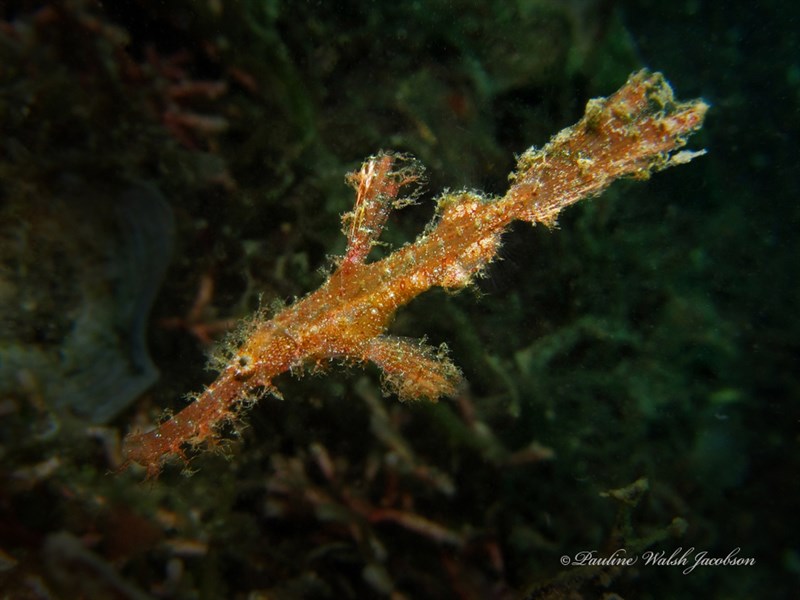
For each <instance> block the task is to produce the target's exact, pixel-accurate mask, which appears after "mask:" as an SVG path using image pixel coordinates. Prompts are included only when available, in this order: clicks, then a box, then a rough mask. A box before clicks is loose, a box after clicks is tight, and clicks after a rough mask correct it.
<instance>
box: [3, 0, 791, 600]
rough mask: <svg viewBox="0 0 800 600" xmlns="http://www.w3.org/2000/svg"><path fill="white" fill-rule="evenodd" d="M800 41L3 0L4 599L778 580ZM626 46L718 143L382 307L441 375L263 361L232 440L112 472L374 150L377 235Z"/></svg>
mask: <svg viewBox="0 0 800 600" xmlns="http://www.w3.org/2000/svg"><path fill="white" fill-rule="evenodd" d="M798 32H800V5H798V4H796V3H788V2H778V1H776V0H771V1H762V2H757V3H751V2H747V3H745V2H707V1H705V2H704V1H700V0H677V1H675V2H656V1H654V0H637V1H631V2H622V1H619V2H615V1H613V0H567V1H563V2H559V1H556V0H517V1H511V2H504V3H500V2H469V1H463V2H462V1H458V0H448V1H445V0H431V1H425V2H423V1H409V2H397V1H395V2H389V1H386V2H305V1H297V2H289V1H280V0H240V1H236V2H224V1H223V0H175V1H173V2H161V1H157V0H130V1H123V2H110V1H106V2H94V1H90V0H65V1H64V2H33V1H24V0H7V1H5V2H2V3H0V597H2V598H12V599H17V598H25V599H27V598H31V599H50V598H92V599H94V598H99V599H104V598H134V599H141V598H176V599H184V598H186V599H191V598H200V599H205V598H209V599H211V598H242V599H253V600H255V599H267V598H269V599H292V598H313V599H316V598H319V599H324V598H393V599H401V598H458V599H479V598H503V599H505V598H530V599H578V598H586V599H593V598H597V599H600V598H602V599H606V600H611V599H616V598H626V599H635V598H644V599H647V598H654V599H658V598H725V599H745V598H775V599H780V598H795V597H798V596H797V594H798V590H800V519H798V516H797V506H798V499H800V483H799V481H800V479H799V478H798V476H797V473H798V471H800V453H799V452H798V448H799V446H800V444H799V443H800V407H799V404H798V400H800V378H799V377H798V372H800V317H798V314H799V312H800V311H799V310H798V309H799V308H800V285H798V270H799V269H798V263H799V262H800V239H799V238H798V235H797V231H798V226H799V225H800V203H798V200H797V198H798V193H800V171H799V170H798V162H799V161H798V145H799V144H798V141H799V140H798V134H799V133H800V33H798ZM641 68H648V69H651V70H654V71H661V72H663V73H664V75H665V76H666V77H667V79H668V80H669V81H670V82H671V84H672V85H673V86H674V89H675V93H676V95H677V97H678V98H680V99H684V100H688V99H692V98H696V97H702V98H703V99H704V100H705V101H706V102H708V103H710V105H711V110H710V111H709V113H708V117H707V120H706V125H705V126H704V128H703V130H702V131H701V132H700V133H699V134H697V135H695V136H694V137H693V138H692V140H691V141H690V147H691V148H694V149H699V148H706V149H707V150H708V154H707V155H705V156H703V157H700V158H697V159H695V160H694V161H692V162H691V164H689V165H684V166H679V167H677V168H674V169H669V170H667V171H665V172H663V173H659V174H656V175H654V176H653V177H652V179H650V180H648V181H646V182H641V181H621V182H617V183H615V184H614V185H613V186H612V188H611V189H610V190H608V191H607V192H606V193H605V194H603V195H602V196H601V197H599V198H596V199H593V200H591V201H586V202H581V203H579V204H578V205H577V206H575V207H573V208H570V209H569V210H567V211H566V212H565V213H564V214H563V216H562V218H561V219H560V222H559V227H558V228H556V229H552V230H548V229H546V228H544V227H536V228H531V227H529V226H528V225H525V224H522V223H519V224H516V225H515V226H513V227H512V230H511V231H510V232H508V233H507V234H506V235H505V237H504V246H503V249H502V250H501V255H500V257H501V260H499V261H496V262H495V263H493V264H492V265H491V266H490V267H489V269H488V271H487V273H486V277H484V278H482V279H480V280H479V281H478V282H477V284H476V285H475V286H474V287H473V288H470V289H467V290H465V291H462V292H461V293H459V294H447V293H444V292H442V291H440V290H434V291H432V292H429V293H427V294H425V295H423V296H421V297H420V298H418V299H417V300H415V301H414V302H412V303H411V304H410V305H409V306H408V307H406V308H404V309H403V310H401V311H400V312H399V314H398V316H397V318H396V320H395V322H394V323H393V325H392V331H393V332H395V333H398V334H401V335H408V336H415V337H422V336H425V337H426V338H427V339H428V341H429V342H431V343H435V344H437V345H438V344H440V343H443V342H446V343H447V344H448V346H449V348H450V353H451V357H452V358H453V359H454V361H455V362H456V363H457V364H458V365H459V366H460V367H461V368H462V370H463V372H464V375H465V378H466V380H467V381H468V382H469V383H468V386H467V387H466V388H465V389H464V391H463V392H462V393H461V394H460V395H459V397H458V398H456V399H452V400H446V401H441V402H439V403H438V404H436V405H430V404H422V403H411V404H401V403H400V402H398V401H397V400H396V399H395V398H393V397H382V394H381V384H380V375H379V373H378V372H377V370H376V369H373V368H372V367H366V368H361V367H359V366H358V365H349V366H344V367H343V366H341V365H338V366H333V367H331V368H330V369H329V370H326V371H325V372H317V373H306V374H305V376H302V377H300V376H292V375H290V374H286V375H284V376H282V377H280V378H279V379H278V380H277V381H276V382H275V383H276V385H277V387H278V388H279V389H280V391H281V393H282V395H283V397H284V400H283V401H281V400H279V399H276V398H274V397H272V396H268V397H265V398H263V399H262V400H261V401H260V402H259V403H258V404H257V405H256V406H254V407H253V408H252V409H251V410H249V412H248V413H247V414H246V415H245V416H244V418H243V419H242V422H241V424H240V425H239V426H237V427H235V428H231V430H230V431H227V432H226V435H225V439H226V440H228V441H227V442H226V443H225V444H223V446H222V447H221V448H219V449H218V451H214V452H200V453H192V454H191V461H190V462H189V463H188V464H180V463H179V464H170V465H168V466H167V467H166V468H165V469H164V471H163V472H162V473H161V475H160V476H159V477H158V478H157V479H155V480H149V481H144V478H145V474H144V472H143V470H141V469H137V468H135V467H134V468H129V469H127V470H120V469H119V467H120V463H121V457H120V441H121V439H122V438H123V437H124V436H125V434H127V433H128V432H129V431H131V430H133V429H136V428H140V427H147V426H148V425H152V424H153V423H156V422H158V421H159V420H161V419H163V418H164V416H165V415H167V414H170V413H171V412H177V411H178V410H179V409H180V408H181V407H182V406H184V405H185V404H186V402H187V396H188V395H189V394H191V393H193V392H199V391H201V390H202V389H203V386H204V385H207V384H208V383H209V382H210V381H211V380H213V377H214V373H213V372H212V371H210V370H208V369H207V367H206V365H207V362H208V357H209V355H214V353H215V350H214V348H215V347H217V348H218V347H219V346H218V345H219V344H220V343H222V344H224V343H225V342H224V341H222V342H221V341H220V340H224V339H225V333H226V332H228V331H230V330H232V329H235V327H236V323H237V322H239V321H240V320H242V319H245V318H247V317H248V316H249V315H251V314H252V313H254V312H255V311H257V310H259V308H262V309H264V310H267V311H271V310H274V309H275V307H276V306H279V305H280V303H288V302H291V300H292V299H293V298H297V297H302V296H303V295H304V294H306V293H308V292H310V291H313V290H314V289H315V288H316V287H318V286H319V285H320V284H321V283H322V282H323V281H324V280H325V276H326V273H327V272H328V271H329V270H330V268H331V265H332V260H331V257H332V256H335V255H337V254H341V253H342V251H343V249H344V243H345V241H344V237H343V236H342V235H341V232H340V226H341V223H340V218H339V216H340V214H341V213H343V212H345V211H347V210H349V209H350V207H351V204H352V201H353V197H352V190H351V189H349V188H348V187H347V186H346V185H345V184H344V176H345V173H347V172H348V171H352V170H353V169H356V168H358V166H359V165H360V163H361V161H362V160H363V159H364V158H366V157H367V156H369V155H371V154H373V153H375V152H377V151H379V150H381V149H387V150H388V149H391V150H397V151H402V152H408V153H411V154H413V155H414V156H416V157H417V158H418V159H419V160H420V161H421V162H422V163H423V164H425V165H426V166H427V175H428V181H427V184H426V192H425V194H424V195H423V196H422V198H421V201H420V202H419V204H418V205H417V206H415V207H411V208H407V209H404V210H403V211H400V212H397V213H396V214H393V215H392V217H391V218H390V219H389V224H388V226H387V230H386V231H385V233H384V235H383V237H382V239H383V240H384V241H385V242H386V243H387V245H386V246H385V247H381V248H379V249H378V250H377V251H376V252H375V257H378V256H380V255H381V254H382V253H386V252H389V251H391V249H392V248H397V247H399V246H401V245H402V244H404V243H406V242H408V241H411V240H413V239H414V237H415V236H416V235H418V234H419V233H420V232H421V231H422V230H423V229H424V227H425V224H426V223H427V221H428V220H429V219H430V218H431V215H432V214H433V206H434V199H435V197H436V195H437V194H438V193H439V192H440V191H442V190H444V189H446V188H449V189H459V188H470V189H479V190H483V191H485V192H486V193H488V194H497V195H500V194H502V193H504V191H505V189H506V186H507V175H508V173H509V172H510V171H511V170H512V169H513V167H514V156H515V154H520V153H521V152H523V151H524V150H525V149H526V148H527V147H529V146H531V145H542V144H544V143H546V141H547V140H548V139H549V137H550V136H551V135H554V134H555V133H556V132H558V131H559V130H560V129H562V128H563V127H566V126H568V125H571V124H572V123H574V122H575V121H577V120H578V119H579V118H580V116H581V115H582V114H583V108H584V106H585V104H586V101H587V100H588V99H590V98H592V97H596V96H605V95H608V94H610V93H612V92H613V91H614V90H616V89H617V88H618V87H620V86H621V85H622V84H623V83H624V82H625V80H626V78H627V77H628V75H629V74H630V73H632V72H634V71H637V70H639V69H641ZM216 352H219V350H217V351H216ZM189 471H190V472H191V474H190V473H188V472H189ZM582 552H583V553H586V552H590V553H593V556H594V557H595V558H598V559H599V558H602V557H610V556H616V557H620V556H625V557H627V558H637V560H636V562H635V563H634V564H631V565H621V564H618V563H617V564H608V561H606V564H593V565H589V564H584V565H576V564H574V563H575V562H576V560H577V559H578V558H579V557H580V556H581V554H580V553H582ZM615 552H616V555H615V554H614V553H615ZM648 553H651V554H648ZM662 553H663V554H662ZM702 553H705V554H702ZM737 553H738V554H737ZM584 556H585V555H584ZM648 556H649V557H658V556H662V558H663V559H664V560H663V561H662V564H646V560H645V559H646V558H647V557H648ZM670 556H673V563H677V562H678V561H679V558H680V557H681V556H684V557H686V560H687V564H686V565H680V564H666V563H668V562H669V561H668V560H667V559H669V557H670ZM698 556H701V557H702V556H705V557H707V558H719V559H724V558H726V557H729V556H730V557H732V559H733V562H736V560H739V561H740V563H739V564H728V565H724V564H717V565H708V564H703V565H700V566H697V567H696V568H694V569H693V570H691V572H689V573H684V570H685V569H686V567H687V566H691V565H693V564H694V562H695V560H696V558H697V557H698ZM748 559H752V560H748ZM578 562H580V561H578ZM600 562H601V563H602V562H603V561H600ZM612 562H613V561H612ZM729 562H730V561H729Z"/></svg>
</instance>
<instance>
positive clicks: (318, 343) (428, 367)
mask: <svg viewBox="0 0 800 600" xmlns="http://www.w3.org/2000/svg"><path fill="white" fill-rule="evenodd" d="M707 108H708V107H707V106H706V105H705V104H704V103H703V102H702V101H694V102H687V103H678V102H676V101H675V100H674V98H673V97H672V90H671V89H670V87H669V85H668V84H667V83H666V81H665V80H664V79H663V77H661V76H660V75H659V74H654V75H651V74H649V73H646V72H640V73H637V74H635V75H633V76H631V78H630V79H629V80H628V82H627V83H626V84H625V86H623V87H622V88H621V89H620V90H619V91H618V92H617V93H616V94H614V95H613V96H611V97H609V98H607V99H596V100H592V101H590V102H589V104H588V105H587V109H586V114H585V116H584V117H583V119H581V121H580V122H578V123H577V124H576V125H574V126H573V127H570V128H568V129H565V130H564V131H562V132H561V133H559V134H558V135H556V136H555V137H554V138H553V139H552V140H551V141H550V142H549V143H548V144H547V145H546V146H545V147H543V148H541V149H539V150H536V149H530V150H528V151H527V152H525V153H524V154H523V155H522V156H521V157H520V159H519V161H518V164H517V171H516V172H515V173H514V174H513V175H512V178H511V179H512V185H511V187H510V188H509V190H508V192H507V193H506V194H505V196H503V197H502V198H492V199H489V198H484V197H482V196H479V195H477V194H475V193H472V192H459V193H455V194H446V195H444V196H443V197H441V198H440V199H439V201H438V206H437V211H436V216H435V218H434V221H433V223H431V225H430V226H429V227H428V229H427V231H426V233H425V234H424V235H422V236H420V237H419V238H418V239H417V240H416V241H415V242H414V243H413V244H410V245H408V246H405V247H403V248H401V249H399V250H397V251H396V252H394V253H392V254H391V255H389V256H387V257H386V258H384V259H382V260H380V261H377V262H372V263H368V262H366V259H367V256H368V254H369V251H370V249H371V248H372V246H373V244H374V243H375V240H376V239H377V237H378V235H379V234H380V231H381V229H382V227H383V225H384V223H385V222H386V219H387V217H388V214H389V212H390V211H391V209H392V208H398V207H400V206H403V205H405V204H407V203H409V202H410V201H411V199H410V197H408V196H406V197H404V196H402V195H401V192H402V191H404V190H405V189H407V188H408V186H409V184H412V183H415V182H417V181H418V180H419V179H420V172H419V169H418V168H417V167H415V165H414V164H413V162H411V161H410V160H409V159H407V158H406V157H402V156H398V155H393V154H388V153H384V154H380V155H378V156H376V157H373V158H371V159H369V160H367V161H366V162H365V163H364V165H363V166H362V168H361V169H360V171H357V172H355V173H353V174H351V175H350V176H349V177H348V181H349V182H350V183H351V185H352V186H353V187H354V188H355V189H356V192H357V197H356V205H355V208H354V210H353V211H352V212H350V213H348V214H347V215H345V217H344V219H343V220H344V224H345V233H346V235H347V237H348V246H347V251H346V253H345V256H344V257H343V258H342V260H341V262H340V264H339V267H338V269H337V270H336V271H335V272H334V273H333V274H332V275H331V276H330V278H329V279H328V281H327V282H326V283H325V284H324V285H323V286H322V287H321V288H320V289H318V290H317V291H316V292H314V293H312V294H310V295H309V296H307V297H306V298H304V299H303V300H301V301H299V302H297V303H296V304H294V305H292V306H290V307H288V308H286V309H285V310H283V311H282V312H280V313H279V314H277V315H276V316H275V317H274V318H273V319H271V320H269V321H267V322H263V323H260V324H258V325H256V326H254V327H253V329H252V332H251V333H250V335H249V337H248V338H247V339H246V340H245V341H244V342H243V343H242V344H241V345H240V347H239V348H238V350H237V351H236V353H235V355H234V356H233V358H232V360H231V362H230V364H228V365H227V366H226V367H224V368H223V369H222V371H221V373H220V375H219V377H218V378H217V380H216V381H215V382H214V383H213V384H212V385H211V386H210V387H209V388H208V389H207V390H205V391H204V392H203V393H202V394H201V395H200V396H199V397H198V398H197V399H196V400H195V401H194V402H193V403H192V404H190V405H189V406H188V407H187V408H185V409H184V410H183V411H182V412H181V413H179V414H178V415H176V416H174V417H173V418H172V419H170V420H169V421H167V422H165V423H163V424H161V425H160V426H159V427H158V428H156V429H155V430H153V431H150V432H146V433H138V434H133V435H130V436H129V437H128V438H127V440H126V443H125V448H124V452H125V455H126V458H127V460H128V462H130V461H133V462H137V463H140V464H143V465H145V466H146V467H147V468H148V472H149V473H150V474H155V473H157V472H158V470H159V469H160V466H161V464H162V463H163V461H164V460H165V459H166V458H167V457H169V456H170V455H181V454H182V449H183V447H184V446H185V445H187V444H189V445H196V444H199V443H202V442H207V441H210V440H213V439H214V437H215V436H216V435H217V430H218V427H219V425H220V424H221V423H223V422H225V421H227V420H230V419H232V418H233V417H234V416H235V415H236V414H237V412H238V408H239V406H240V405H241V404H242V403H243V402H246V401H247V400H249V399H251V398H254V397H255V396H256V395H258V394H259V393H260V392H261V391H262V390H264V389H270V387H271V382H272V380H273V378H274V377H275V376H277V375H279V374H280V373H283V372H285V371H287V370H294V369H296V368H297V369H299V368H302V367H304V366H307V365H317V364H323V363H326V362H328V361H331V360H337V359H338V360H349V361H358V362H361V361H372V362H374V363H375V364H377V365H378V366H379V367H381V369H382V370H383V372H384V375H385V380H386V383H387V385H388V387H389V389H390V390H391V391H393V392H395V393H397V394H398V395H399V396H400V398H401V399H404V400H405V399H415V398H427V399H430V400H437V399H438V398H439V397H442V396H449V395H453V394H454V393H455V392H456V390H457V388H458V383H459V381H460V373H459V370H458V368H457V367H456V366H455V365H453V363H452V362H451V361H450V360H449V359H448V358H447V357H446V356H445V352H444V350H442V349H437V348H432V347H430V346H427V345H426V344H424V343H423V342H421V341H414V340H407V339H401V338H397V337H394V336H391V335H387V334H386V333H385V332H386V329H387V327H388V326H389V324H390V322H391V320H392V317H393V315H394V313H395V311H397V309H398V308H400V307H401V306H403V305H405V304H407V303H408V302H409V301H410V300H412V299H413V298H415V297H416V296H418V295H419V294H421V293H422V292H424V291H426V290H428V289H429V288H431V287H433V286H440V287H444V288H448V289H459V288H462V287H464V286H466V285H468V284H469V283H470V282H471V281H473V280H474V278H475V277H476V275H478V274H479V273H480V272H481V271H482V270H483V268H484V267H485V266H486V265H487V264H488V263H489V262H491V260H492V259H493V258H494V257H495V256H496V254H497V250H498V248H499V245H500V237H501V235H502V233H503V231H504V230H505V229H506V228H507V227H508V225H509V224H510V223H511V222H512V221H515V220H525V221H529V222H531V223H536V222H542V223H545V224H548V225H549V224H552V223H553V222H554V221H555V218H556V216H557V215H558V213H559V212H560V211H561V210H562V209H563V208H564V207H566V206H569V205H570V204H573V203H575V202H577V201H578V200H580V199H582V198H586V197H590V196H593V195H596V194H598V193H600V192H601V191H602V190H604V189H605V188H606V187H607V186H608V185H609V184H610V183H611V182H612V181H614V180H615V179H618V178H620V177H623V176H633V177H637V178H644V177H646V176H648V175H649V174H650V173H651V172H654V171H658V170H661V169H664V168H666V167H668V166H671V165H676V164H682V163H685V162H688V161H689V160H691V158H693V157H694V156H696V155H697V154H698V153H692V152H687V151H683V152H675V151H676V150H677V149H679V148H680V147H681V146H683V144H684V143H685V140H686V138H687V137H688V135H690V134H691V133H693V132H694V131H696V130H697V129H698V128H699V127H700V126H701V125H702V121H703V117H704V115H705V112H706V110H707Z"/></svg>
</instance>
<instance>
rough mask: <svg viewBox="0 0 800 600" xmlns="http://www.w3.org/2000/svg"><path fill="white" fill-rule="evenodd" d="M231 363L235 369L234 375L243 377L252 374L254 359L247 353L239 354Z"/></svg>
mask: <svg viewBox="0 0 800 600" xmlns="http://www.w3.org/2000/svg"><path fill="white" fill-rule="evenodd" d="M233 364H234V368H235V369H236V377H239V378H245V377H249V376H250V375H252V374H253V367H254V366H255V361H254V360H253V357H252V356H250V355H249V354H239V355H238V356H236V358H234V359H233Z"/></svg>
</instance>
